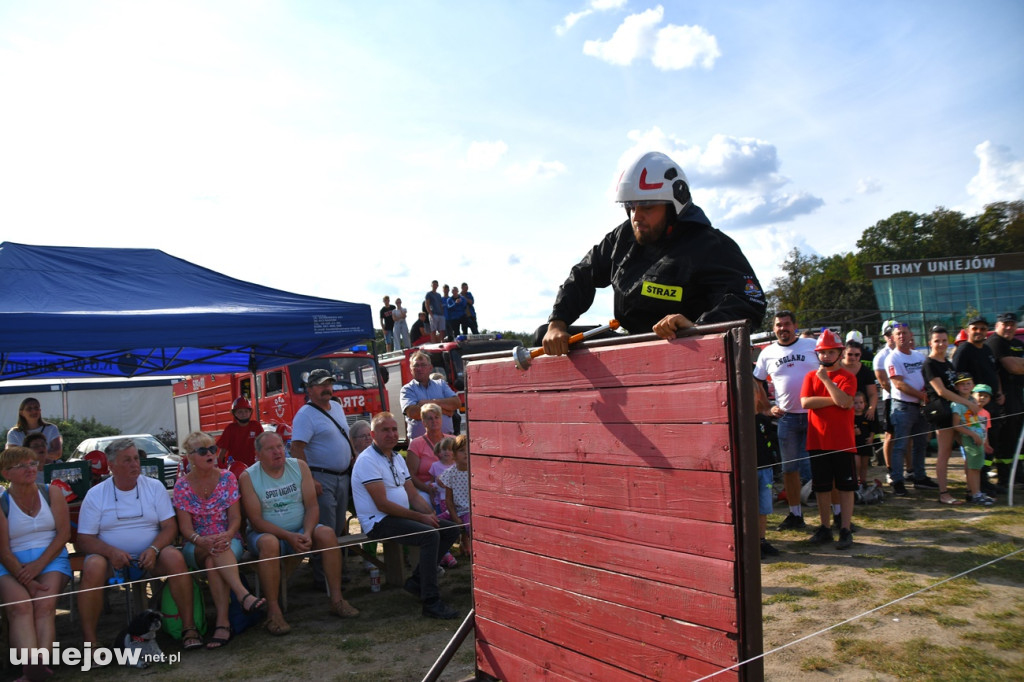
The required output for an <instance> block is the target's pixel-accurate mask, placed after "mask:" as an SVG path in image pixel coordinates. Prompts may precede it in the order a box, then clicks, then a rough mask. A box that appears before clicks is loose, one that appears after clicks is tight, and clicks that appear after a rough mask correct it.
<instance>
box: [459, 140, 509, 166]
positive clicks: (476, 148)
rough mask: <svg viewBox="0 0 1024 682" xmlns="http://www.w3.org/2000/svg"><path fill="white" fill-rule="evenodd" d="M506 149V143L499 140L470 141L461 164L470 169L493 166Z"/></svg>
mask: <svg viewBox="0 0 1024 682" xmlns="http://www.w3.org/2000/svg"><path fill="white" fill-rule="evenodd" d="M507 151H508V145H507V144H505V143H504V142H502V141H501V140H498V141H497V142H472V143H470V145H469V150H468V151H467V152H466V158H465V160H464V161H463V164H464V165H465V167H466V168H469V169H471V170H487V169H488V168H494V167H495V166H496V165H498V162H499V161H501V157H502V156H504V155H505V152H507Z"/></svg>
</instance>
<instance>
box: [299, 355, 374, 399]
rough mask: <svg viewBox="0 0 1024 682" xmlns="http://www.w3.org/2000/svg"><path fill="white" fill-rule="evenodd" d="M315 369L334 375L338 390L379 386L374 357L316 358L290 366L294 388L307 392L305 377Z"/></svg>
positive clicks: (300, 391) (335, 386)
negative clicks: (324, 370)
mask: <svg viewBox="0 0 1024 682" xmlns="http://www.w3.org/2000/svg"><path fill="white" fill-rule="evenodd" d="M314 369H326V370H327V371H328V372H330V373H331V374H333V375H334V388H335V390H338V391H346V390H353V389H367V388H377V373H376V372H375V371H374V363H373V358H314V359H312V360H302V361H301V362H296V363H293V364H291V365H289V366H288V373H289V376H290V377H291V382H292V390H293V391H295V392H296V393H303V392H305V386H304V385H303V377H307V376H309V373H310V372H312V371H313V370H314Z"/></svg>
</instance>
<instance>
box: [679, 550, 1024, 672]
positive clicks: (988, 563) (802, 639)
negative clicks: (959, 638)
mask: <svg viewBox="0 0 1024 682" xmlns="http://www.w3.org/2000/svg"><path fill="white" fill-rule="evenodd" d="M1021 552H1024V547H1022V548H1021V549H1018V550H1014V551H1012V552H1010V553H1008V554H1004V555H1003V556H1001V557H997V558H995V559H992V560H991V561H986V562H985V563H983V564H981V565H979V566H975V567H974V568H969V569H967V570H966V571H963V572H962V573H958V574H957V575H954V576H950V577H948V578H944V579H942V580H940V581H938V582H937V583H932V584H931V585H928V586H926V587H922V588H921V589H919V590H915V591H914V592H911V593H910V594H905V595H903V596H902V597H898V598H896V599H893V600H892V601H889V602H886V603H885V604H882V605H881V606H876V607H874V608H872V609H869V610H867V611H865V612H863V613H858V614H857V615H856V616H852V617H850V618H847V619H846V620H844V621H842V622H839V623H836V624H835V625H830V626H828V627H827V628H822V629H821V630H818V631H817V632H812V633H811V634H809V635H804V636H803V637H800V638H799V639H794V640H793V641H792V642H787V643H785V644H783V645H781V646H777V647H775V648H774V649H772V650H770V651H765V652H764V653H762V654H758V655H757V656H752V657H750V658H748V659H746V660H745V661H740V662H739V663H734V664H732V665H730V666H729V667H728V668H722V669H721V670H718V671H716V672H713V673H711V674H710V675H705V676H704V677H700V678H697V679H696V680H694V681H693V682H703V680H709V679H711V678H712V677H716V676H718V675H721V674H722V673H725V672H729V671H730V670H736V669H737V668H739V667H740V666H744V665H746V664H748V663H751V662H753V661H756V660H759V659H762V658H765V657H767V656H770V655H772V654H776V653H778V652H780V651H783V650H785V649H788V648H789V647H791V646H795V645H797V644H800V643H801V642H806V641H807V640H809V639H812V638H814V637H817V636H818V635H823V634H825V633H826V632H829V631H831V630H835V629H836V628H838V627H840V626H842V625H846V624H847V623H852V622H853V621H855V620H859V619H861V618H863V617H864V616H868V615H871V614H872V613H875V612H877V611H881V610H882V609H884V608H887V607H889V606H892V605H893V604H898V603H900V602H901V601H904V600H906V599H910V598H911V597H915V596H917V595H919V594H922V593H924V592H927V591H928V590H933V589H935V588H936V587H938V586H939V585H943V584H945V583H948V582H950V581H952V580H956V579H958V578H962V577H964V576H965V575H968V574H969V573H973V572H974V571H978V570H980V569H982V568H985V567H987V566H991V565H993V564H996V563H998V562H1000V561H1003V560H1004V559H1009V558H1010V557H1012V556H1015V555H1017V554H1020V553H1021Z"/></svg>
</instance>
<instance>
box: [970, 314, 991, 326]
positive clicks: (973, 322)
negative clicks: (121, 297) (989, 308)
mask: <svg viewBox="0 0 1024 682" xmlns="http://www.w3.org/2000/svg"><path fill="white" fill-rule="evenodd" d="M976 324H983V325H985V326H986V327H988V326H989V323H988V320H986V319H985V318H984V317H982V316H981V315H975V316H974V317H972V318H971V321H970V322H968V323H967V326H968V327H973V326H974V325H976Z"/></svg>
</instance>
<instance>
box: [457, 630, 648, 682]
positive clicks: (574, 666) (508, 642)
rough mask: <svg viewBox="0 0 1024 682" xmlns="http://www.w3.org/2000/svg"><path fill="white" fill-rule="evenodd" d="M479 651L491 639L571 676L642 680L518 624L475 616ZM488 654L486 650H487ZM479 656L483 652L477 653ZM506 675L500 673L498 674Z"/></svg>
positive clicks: (555, 670)
mask: <svg viewBox="0 0 1024 682" xmlns="http://www.w3.org/2000/svg"><path fill="white" fill-rule="evenodd" d="M475 621H476V622H475V625H476V642H477V651H478V652H481V650H482V651H483V652H486V651H487V649H488V648H489V645H490V643H491V642H493V643H494V644H495V645H496V646H498V647H500V648H501V649H504V650H505V651H508V652H510V653H512V654H514V655H516V656H519V657H520V658H525V659H526V660H530V661H537V663H538V664H540V666H541V667H542V668H545V669H547V670H551V671H552V672H554V673H556V674H558V675H562V676H564V677H567V678H569V679H570V680H599V681H600V682H606V681H608V680H616V681H618V680H622V682H631V681H633V680H636V681H640V680H643V679H644V678H643V677H640V676H639V675H637V674H636V673H633V672H630V671H627V670H623V669H622V668H618V667H615V666H612V665H608V664H607V663H603V662H601V661H599V660H597V659H594V658H591V657H589V656H584V655H581V654H579V653H576V652H575V651H569V650H568V649H564V648H562V647H559V646H555V645H554V644H551V643H550V642H546V641H544V640H543V639H539V638H537V637H531V636H530V635H527V634H525V633H523V632H520V631H518V630H516V629H515V628H510V627H506V626H505V625H501V624H499V623H496V622H495V621H493V620H490V619H488V618H480V617H479V616H478V617H477V618H476V619H475ZM484 655H486V654H484ZM477 658H478V659H479V658H480V656H479V655H478V656H477ZM495 677H498V678H500V679H504V678H503V676H502V675H501V674H497V675H495Z"/></svg>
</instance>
